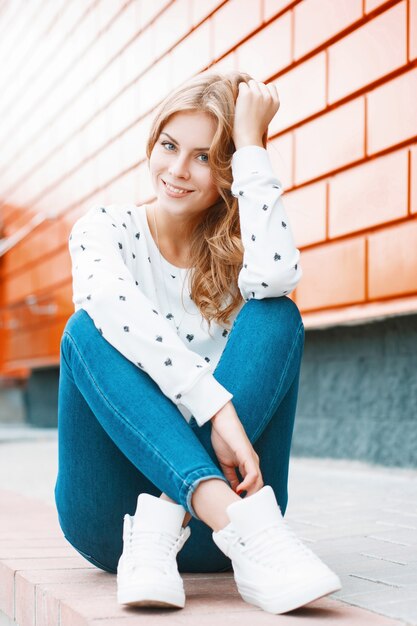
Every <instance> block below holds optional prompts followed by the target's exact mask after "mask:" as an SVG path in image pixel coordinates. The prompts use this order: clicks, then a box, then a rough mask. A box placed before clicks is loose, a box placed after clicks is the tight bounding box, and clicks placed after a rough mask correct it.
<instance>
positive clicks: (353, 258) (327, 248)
mask: <svg viewBox="0 0 417 626" xmlns="http://www.w3.org/2000/svg"><path fill="white" fill-rule="evenodd" d="M302 256H303V258H302V266H303V278H302V279H301V281H300V283H299V284H298V286H297V305H298V306H299V307H301V309H302V310H303V311H307V310H309V309H318V308H324V307H329V306H336V305H341V304H352V303H355V302H362V301H363V300H364V299H365V241H364V239H362V238H354V239H349V240H347V241H340V242H337V243H336V242H335V243H328V244H326V245H323V246H319V247H317V248H312V249H311V250H304V252H303V255H302Z"/></svg>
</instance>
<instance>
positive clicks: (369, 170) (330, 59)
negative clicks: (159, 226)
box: [0, 0, 417, 381]
mask: <svg viewBox="0 0 417 626" xmlns="http://www.w3.org/2000/svg"><path fill="white" fill-rule="evenodd" d="M207 67H218V68H219V69H220V70H226V69H231V68H236V69H241V70H243V71H247V72H249V73H251V74H252V75H253V76H254V77H255V78H257V79H258V80H263V81H264V82H271V81H273V82H275V83H276V85H277V88H278V92H279V94H280V100H281V107H280V110H279V112H278V114H277V115H276V117H275V118H274V120H273V121H272V123H271V126H270V142H269V146H268V150H269V152H270V155H271V158H272V160H273V162H274V165H275V170H276V173H277V175H278V177H279V178H280V179H281V180H282V182H283V183H284V186H285V190H286V193H285V195H284V202H285V204H286V207H287V210H288V213H289V216H290V221H291V224H292V227H293V230H294V234H295V238H296V243H297V245H298V247H299V248H300V249H301V253H302V256H301V260H302V267H303V270H304V276H303V278H302V280H301V282H300V283H299V285H298V287H297V289H296V290H295V292H294V293H293V294H292V297H293V298H294V300H295V301H296V302H297V304H298V306H299V307H300V309H301V311H302V314H303V319H304V322H305V325H306V327H307V328H308V327H318V326H324V325H329V324H335V323H349V322H358V321H359V320H361V319H365V318H377V317H380V316H385V315H392V314H400V313H405V312H410V311H414V312H415V311H417V107H416V104H415V103H416V102H417V0H389V1H385V2H384V1H381V0H301V1H300V0H298V1H293V2H288V1H285V0H226V1H224V0H204V1H203V0H152V1H149V0H130V1H129V0H125V1H122V0H112V1H108V0H73V1H72V2H64V1H63V0H59V1H58V0H57V1H54V2H44V0H31V2H30V3H29V4H28V6H27V7H25V10H24V11H23V10H22V8H21V5H20V4H18V3H15V4H14V3H13V2H10V3H3V4H2V5H0V70H1V71H0V83H1V93H2V98H1V101H0V229H1V231H0V232H1V237H3V239H2V241H1V242H0V246H1V245H4V244H5V242H7V241H9V243H10V241H11V240H8V239H7V238H8V237H12V238H13V237H18V238H20V237H21V235H22V230H21V229H22V228H24V227H25V226H28V227H29V232H28V233H27V234H25V235H24V236H23V238H21V239H20V241H19V242H17V243H15V245H13V246H12V247H11V248H10V249H9V250H8V251H7V252H6V253H5V254H3V255H2V256H1V257H0V307H1V308H0V312H1V313H0V379H2V380H3V381H7V379H8V378H13V377H19V376H26V375H27V374H28V372H29V371H30V369H31V368H35V367H39V366H45V365H51V364H58V362H59V341H60V336H61V333H62V330H63V328H64V325H65V322H66V320H67V319H68V317H69V316H70V315H71V313H72V312H73V305H72V302H71V268H70V258H69V254H68V248H67V238H68V234H69V231H70V229H71V226H72V224H73V223H74V221H75V220H76V219H77V218H78V217H79V216H80V215H81V214H82V213H83V212H84V211H85V210H86V209H87V208H88V207H89V206H90V205H91V204H93V203H96V202H100V203H109V202H135V203H137V204H140V203H142V202H145V201H148V200H150V199H151V197H152V189H151V187H150V181H149V179H148V177H147V166H146V162H145V151H144V150H145V139H146V135H147V129H148V128H149V123H150V120H151V118H152V111H153V109H154V108H155V106H156V105H157V104H158V102H159V101H160V100H161V99H162V98H163V97H164V96H165V94H166V93H167V92H169V91H170V90H171V89H172V88H173V87H174V86H175V85H177V84H179V83H180V82H182V81H183V80H185V79H187V78H188V77H190V76H191V75H193V74H195V73H197V72H199V71H201V70H203V69H205V68H207ZM36 220H37V221H38V222H40V223H37V222H36ZM42 220H43V221H42ZM30 228H32V230H30Z"/></svg>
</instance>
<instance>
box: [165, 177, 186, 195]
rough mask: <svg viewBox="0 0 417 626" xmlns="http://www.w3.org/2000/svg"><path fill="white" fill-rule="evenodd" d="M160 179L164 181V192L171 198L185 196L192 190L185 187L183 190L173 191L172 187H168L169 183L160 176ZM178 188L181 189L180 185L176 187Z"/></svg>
mask: <svg viewBox="0 0 417 626" xmlns="http://www.w3.org/2000/svg"><path fill="white" fill-rule="evenodd" d="M161 180H162V182H163V183H164V187H165V193H166V194H167V195H168V196H170V197H171V198H183V197H184V196H187V195H188V194H190V193H192V192H193V190H192V189H186V190H183V191H174V189H173V188H172V187H171V186H170V187H168V185H169V183H166V182H165V181H164V180H163V179H162V178H161ZM178 189H181V187H178Z"/></svg>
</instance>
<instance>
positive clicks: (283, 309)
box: [242, 296, 304, 333]
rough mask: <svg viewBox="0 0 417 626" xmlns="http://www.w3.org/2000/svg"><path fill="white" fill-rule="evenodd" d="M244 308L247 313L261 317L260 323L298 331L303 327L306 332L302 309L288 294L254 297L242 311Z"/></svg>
mask: <svg viewBox="0 0 417 626" xmlns="http://www.w3.org/2000/svg"><path fill="white" fill-rule="evenodd" d="M243 310H245V313H246V315H253V316H254V317H255V318H259V319H258V320H257V322H258V323H259V324H261V323H262V322H268V323H271V324H272V327H275V328H277V329H278V330H280V329H282V328H286V329H288V330H291V329H293V330H294V332H298V331H299V330H300V328H301V329H302V332H303V333H304V324H303V320H302V317H301V313H300V310H299V308H298V306H297V305H296V303H295V302H294V301H293V300H291V298H288V297H287V296H280V297H277V298H262V299H261V300H257V299H255V298H252V299H251V300H249V301H248V302H247V303H246V304H245V306H244V307H243V309H242V312H243Z"/></svg>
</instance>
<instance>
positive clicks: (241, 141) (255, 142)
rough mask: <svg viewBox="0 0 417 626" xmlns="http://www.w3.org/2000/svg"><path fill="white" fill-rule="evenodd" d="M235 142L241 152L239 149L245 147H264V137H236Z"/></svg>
mask: <svg viewBox="0 0 417 626" xmlns="http://www.w3.org/2000/svg"><path fill="white" fill-rule="evenodd" d="M233 141H234V144H235V148H236V150H239V148H244V147H245V146H259V147H260V148H263V147H264V145H263V143H262V137H258V136H256V135H252V136H250V135H246V136H244V135H242V136H239V137H236V138H235V139H234V140H233Z"/></svg>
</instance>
